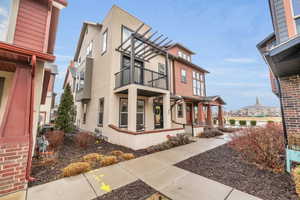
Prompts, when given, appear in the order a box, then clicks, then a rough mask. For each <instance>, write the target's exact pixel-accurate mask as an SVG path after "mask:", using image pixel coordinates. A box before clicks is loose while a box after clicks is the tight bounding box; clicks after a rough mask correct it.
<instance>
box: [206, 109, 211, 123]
mask: <svg viewBox="0 0 300 200" xmlns="http://www.w3.org/2000/svg"><path fill="white" fill-rule="evenodd" d="M206 123H207V125H208V126H212V113H211V105H207V122H206Z"/></svg>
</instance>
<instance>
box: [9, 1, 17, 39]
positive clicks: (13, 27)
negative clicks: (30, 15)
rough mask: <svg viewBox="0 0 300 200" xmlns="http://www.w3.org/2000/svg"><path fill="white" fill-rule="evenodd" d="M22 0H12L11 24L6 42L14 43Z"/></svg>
mask: <svg viewBox="0 0 300 200" xmlns="http://www.w3.org/2000/svg"><path fill="white" fill-rule="evenodd" d="M19 3H20V0H12V5H11V12H10V13H9V23H8V30H7V35H6V42H7V43H13V41H14V37H15V31H16V24H17V17H18V11H19Z"/></svg>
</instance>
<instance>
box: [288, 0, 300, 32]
mask: <svg viewBox="0 0 300 200" xmlns="http://www.w3.org/2000/svg"><path fill="white" fill-rule="evenodd" d="M290 5H291V6H290V8H291V13H292V17H293V25H294V29H295V33H296V35H300V32H298V30H297V24H296V20H297V19H300V14H299V15H295V11H294V1H293V0H290Z"/></svg>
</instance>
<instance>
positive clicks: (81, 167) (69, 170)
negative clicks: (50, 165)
mask: <svg viewBox="0 0 300 200" xmlns="http://www.w3.org/2000/svg"><path fill="white" fill-rule="evenodd" d="M90 170H91V165H90V163H88V162H76V163H71V164H69V165H68V166H67V167H65V168H64V169H63V170H62V171H63V176H64V177H68V176H75V175H78V174H81V173H85V172H88V171H90Z"/></svg>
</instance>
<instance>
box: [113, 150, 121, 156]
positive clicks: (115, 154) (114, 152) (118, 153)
mask: <svg viewBox="0 0 300 200" xmlns="http://www.w3.org/2000/svg"><path fill="white" fill-rule="evenodd" d="M110 154H111V155H113V156H121V155H122V154H124V153H123V151H120V150H115V151H112V152H110Z"/></svg>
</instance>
